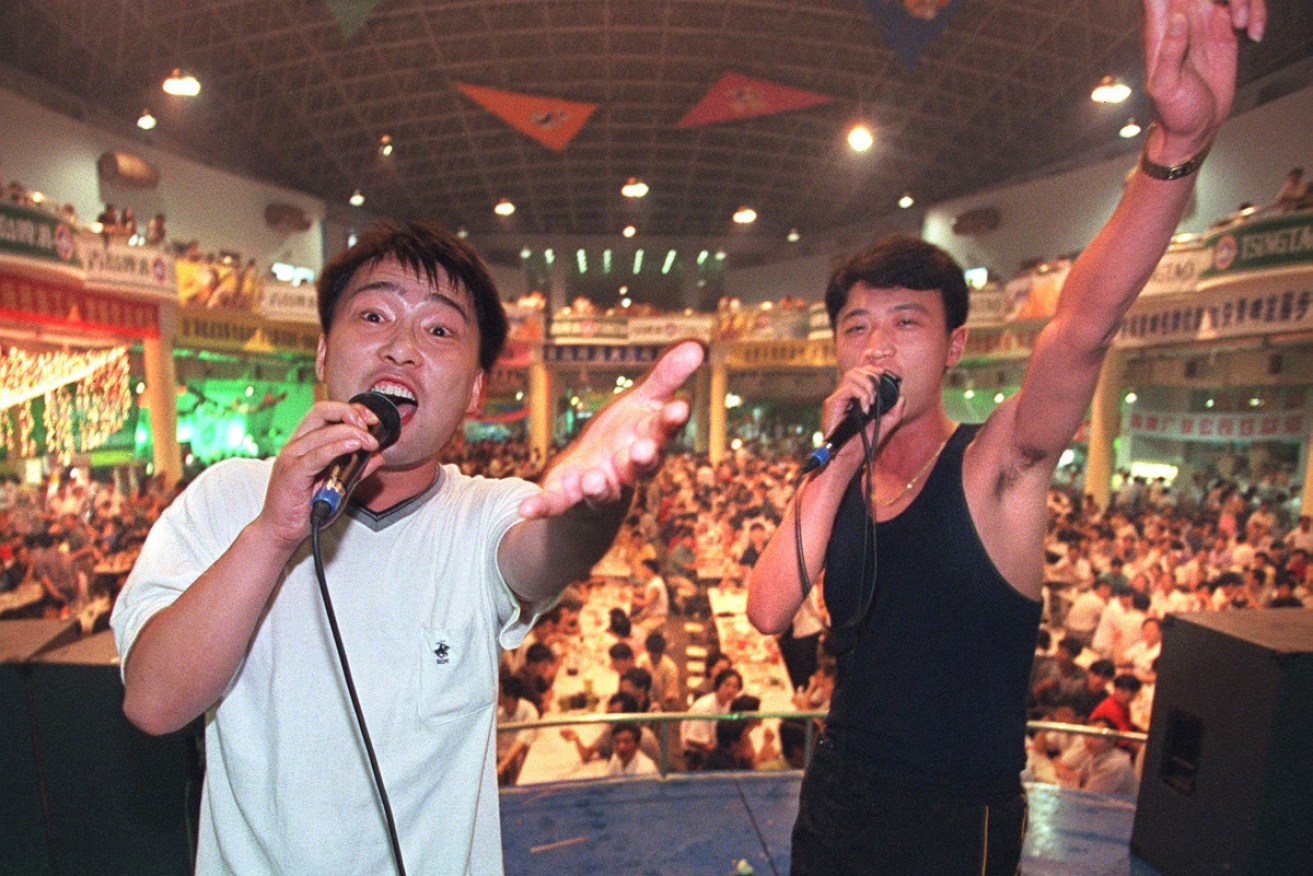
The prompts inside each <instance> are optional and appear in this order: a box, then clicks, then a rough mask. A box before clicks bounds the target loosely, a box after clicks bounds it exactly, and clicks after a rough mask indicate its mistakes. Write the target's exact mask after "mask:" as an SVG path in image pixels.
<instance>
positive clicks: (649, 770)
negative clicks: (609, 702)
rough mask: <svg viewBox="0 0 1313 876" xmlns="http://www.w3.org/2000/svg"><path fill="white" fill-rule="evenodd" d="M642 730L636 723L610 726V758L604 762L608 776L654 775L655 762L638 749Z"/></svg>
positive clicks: (655, 770)
mask: <svg viewBox="0 0 1313 876" xmlns="http://www.w3.org/2000/svg"><path fill="white" fill-rule="evenodd" d="M641 737H642V731H641V730H639V728H638V725H637V724H616V725H615V726H614V727H613V728H611V748H612V751H611V759H610V760H608V761H607V762H606V774H607V775H608V776H654V775H656V774H657V767H656V764H655V763H653V762H652V758H650V757H648V756H647V755H646V754H644V753H643V752H642V751H641V750H639V747H638V743H639V739H640V738H641Z"/></svg>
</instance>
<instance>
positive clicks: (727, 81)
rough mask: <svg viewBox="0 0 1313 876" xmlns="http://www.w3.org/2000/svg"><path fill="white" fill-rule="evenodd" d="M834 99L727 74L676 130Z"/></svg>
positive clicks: (772, 112)
mask: <svg viewBox="0 0 1313 876" xmlns="http://www.w3.org/2000/svg"><path fill="white" fill-rule="evenodd" d="M834 100H835V98H833V97H830V96H829V95H828V94H817V93H816V92H814V91H803V90H802V89H800V88H790V87H789V86H787V85H776V84H775V83H774V82H765V81H763V80H761V79H752V78H751V77H748V76H743V75H742V74H739V73H726V74H725V75H724V76H722V77H720V81H719V82H717V83H716V84H715V85H713V86H711V89H710V90H709V91H708V92H707V93H706V94H704V95H703V96H702V99H701V100H700V101H698V102H697V105H696V106H694V107H693V108H692V109H691V110H689V111H688V112H687V113H685V114H684V118H682V119H680V120H679V124H678V125H677V127H680V128H691V127H694V126H695V125H712V124H715V123H716V122H732V121H734V120H736V119H750V118H752V117H754V116H769V115H772V114H774V113H782V112H787V111H789V110H796V109H805V108H806V107H809V106H816V105H817V104H821V103H831V102H833V101H834Z"/></svg>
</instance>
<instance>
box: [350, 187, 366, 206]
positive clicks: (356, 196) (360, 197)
mask: <svg viewBox="0 0 1313 876" xmlns="http://www.w3.org/2000/svg"><path fill="white" fill-rule="evenodd" d="M346 202H347V203H348V204H350V205H351V206H353V207H359V206H360V205H361V204H363V203H365V196H364V194H363V193H362V192H361V191H360V189H356V190H355V191H354V192H352V193H351V197H349V198H347V200H346Z"/></svg>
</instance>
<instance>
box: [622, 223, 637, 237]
mask: <svg viewBox="0 0 1313 876" xmlns="http://www.w3.org/2000/svg"><path fill="white" fill-rule="evenodd" d="M620 233H621V234H623V235H624V236H625V237H633V236H634V235H635V234H637V233H638V229H637V228H635V227H634V226H632V225H626V226H625V230H624V231H621V232H620Z"/></svg>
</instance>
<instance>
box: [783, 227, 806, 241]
mask: <svg viewBox="0 0 1313 876" xmlns="http://www.w3.org/2000/svg"><path fill="white" fill-rule="evenodd" d="M784 239H785V240H787V241H788V242H789V243H797V242H798V241H799V240H801V239H802V235H801V234H799V233H798V229H796V228H790V229H789V233H788V234H787V235H785V237H784Z"/></svg>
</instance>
